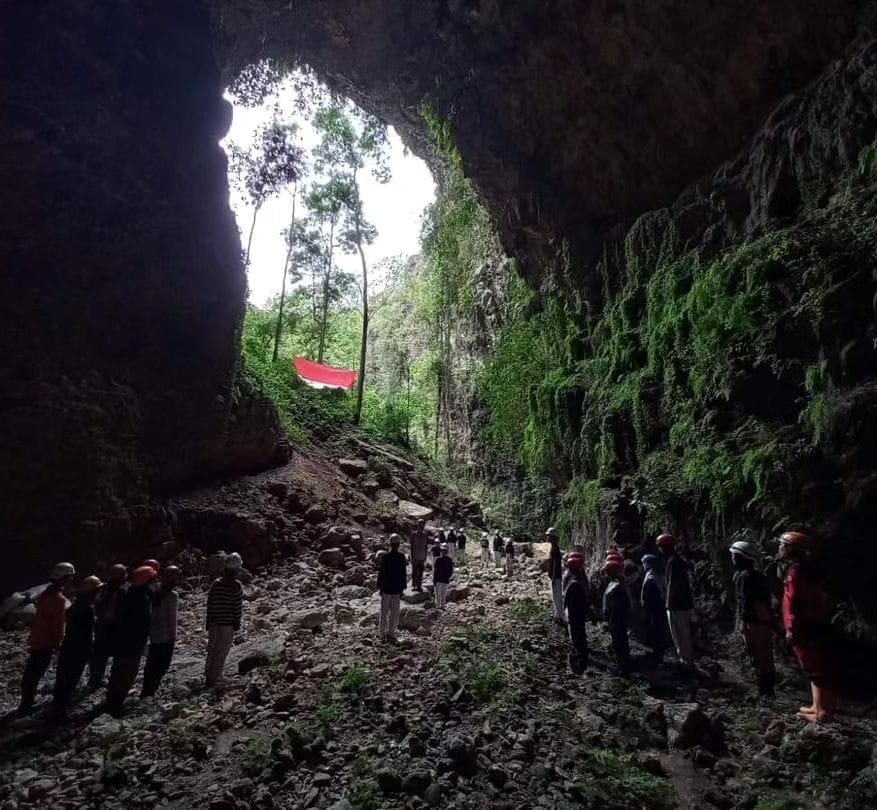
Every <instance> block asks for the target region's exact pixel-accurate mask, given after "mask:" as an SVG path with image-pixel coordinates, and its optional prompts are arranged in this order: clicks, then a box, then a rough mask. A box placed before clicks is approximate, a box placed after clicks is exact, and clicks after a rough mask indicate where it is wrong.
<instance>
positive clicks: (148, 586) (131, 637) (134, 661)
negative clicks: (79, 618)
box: [104, 565, 156, 717]
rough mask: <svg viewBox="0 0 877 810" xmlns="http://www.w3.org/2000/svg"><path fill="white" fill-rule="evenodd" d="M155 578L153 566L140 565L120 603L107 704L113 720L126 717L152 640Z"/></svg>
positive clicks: (134, 572)
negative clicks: (126, 711) (126, 700)
mask: <svg viewBox="0 0 877 810" xmlns="http://www.w3.org/2000/svg"><path fill="white" fill-rule="evenodd" d="M155 576H156V574H155V569H154V568H152V567H151V566H149V565H141V566H138V567H137V568H135V569H134V570H133V571H132V572H131V578H130V582H129V583H128V588H127V589H126V590H125V592H124V593H123V594H122V596H121V598H120V600H119V614H118V623H117V626H116V632H115V633H114V635H113V640H112V645H111V648H110V652H111V653H112V656H113V665H112V667H111V668H110V678H109V680H108V681H107V695H106V701H105V704H104V708H105V710H106V711H107V713H108V714H110V715H112V716H113V717H120V716H121V715H122V714H123V712H124V706H125V698H127V697H128V693H129V692H130V691H131V687H132V686H133V685H134V681H136V680H137V673H138V672H139V671H140V661H141V659H142V658H143V651H144V649H146V642H147V641H148V640H149V626H150V624H151V621H152V582H153V580H154V579H155Z"/></svg>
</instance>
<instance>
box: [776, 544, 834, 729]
mask: <svg viewBox="0 0 877 810" xmlns="http://www.w3.org/2000/svg"><path fill="white" fill-rule="evenodd" d="M779 556H780V560H781V561H782V562H783V563H784V564H785V566H786V567H785V574H784V576H783V601H782V614H783V626H784V628H785V631H786V638H787V639H788V640H789V641H790V642H791V644H792V650H793V652H794V653H795V657H796V658H797V659H798V662H799V663H800V664H801V668H802V669H803V670H804V672H806V673H807V677H808V678H809V679H810V691H811V694H812V697H813V702H812V703H811V704H810V705H809V706H802V707H801V708H800V709H799V710H798V713H799V714H800V715H801V717H802V718H804V719H805V720H811V721H813V720H817V721H818V720H822V719H824V718H825V717H826V716H828V715H829V714H830V713H831V712H832V711H833V710H834V708H835V704H836V701H837V696H836V694H835V688H834V677H833V671H832V667H831V665H830V656H829V654H828V652H827V650H826V646H827V639H828V635H829V633H828V619H829V614H830V604H829V598H828V594H827V593H826V591H825V589H824V588H823V587H822V584H821V582H820V580H819V577H818V575H817V573H816V570H815V569H814V567H813V565H812V563H811V562H810V539H809V538H808V537H807V535H806V534H804V533H803V532H786V533H785V534H783V535H782V536H781V537H780V553H779Z"/></svg>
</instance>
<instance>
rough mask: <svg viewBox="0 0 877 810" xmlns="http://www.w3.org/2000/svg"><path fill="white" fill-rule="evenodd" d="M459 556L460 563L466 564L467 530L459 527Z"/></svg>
mask: <svg viewBox="0 0 877 810" xmlns="http://www.w3.org/2000/svg"><path fill="white" fill-rule="evenodd" d="M457 558H458V559H459V561H460V565H465V564H466V532H464V531H463V530H462V529H457Z"/></svg>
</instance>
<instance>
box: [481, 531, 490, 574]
mask: <svg viewBox="0 0 877 810" xmlns="http://www.w3.org/2000/svg"><path fill="white" fill-rule="evenodd" d="M479 545H480V546H481V570H482V571H483V570H484V569H485V568H487V566H488V565H489V564H490V537H489V535H488V534H487V532H481V539H480V541H479Z"/></svg>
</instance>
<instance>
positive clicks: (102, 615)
mask: <svg viewBox="0 0 877 810" xmlns="http://www.w3.org/2000/svg"><path fill="white" fill-rule="evenodd" d="M127 581H128V569H127V568H125V566H124V565H121V564H119V563H116V565H111V566H110V567H109V569H108V570H107V577H106V581H105V582H104V584H103V585H101V587H100V590H98V592H97V596H96V597H95V600H94V615H95V623H94V650H93V652H92V654H91V660H90V661H89V662H88V688H89V689H90V690H91V691H92V692H96V691H97V690H98V689H100V688H101V687H102V686H103V685H104V675H105V674H106V671H107V664H108V663H109V660H110V647H111V645H112V640H113V636H114V635H115V634H116V625H117V624H118V621H119V601H120V600H121V598H122V595H123V594H124V593H125V589H126V588H127V587H128V585H127Z"/></svg>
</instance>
